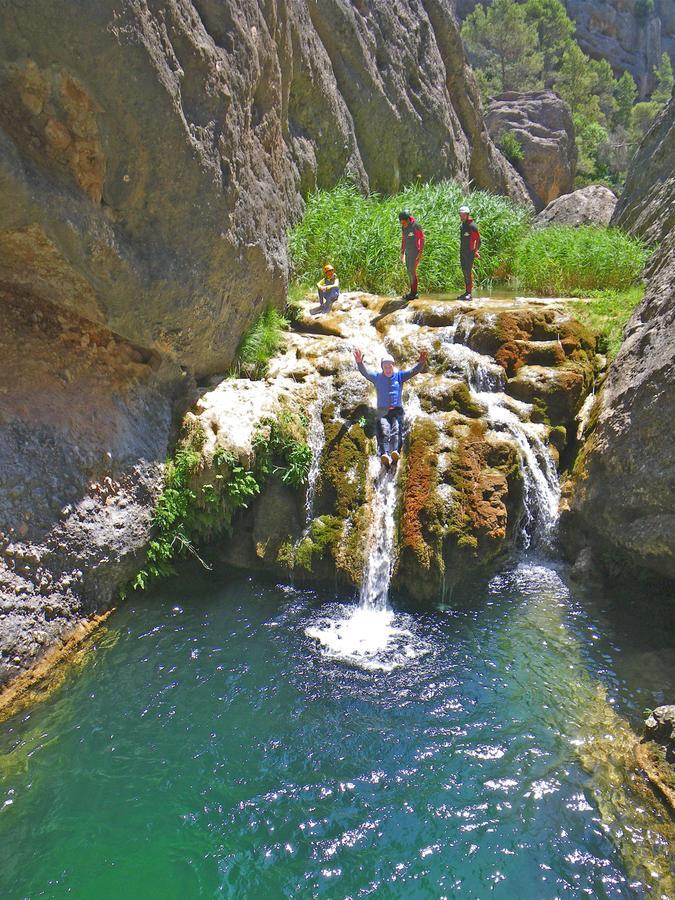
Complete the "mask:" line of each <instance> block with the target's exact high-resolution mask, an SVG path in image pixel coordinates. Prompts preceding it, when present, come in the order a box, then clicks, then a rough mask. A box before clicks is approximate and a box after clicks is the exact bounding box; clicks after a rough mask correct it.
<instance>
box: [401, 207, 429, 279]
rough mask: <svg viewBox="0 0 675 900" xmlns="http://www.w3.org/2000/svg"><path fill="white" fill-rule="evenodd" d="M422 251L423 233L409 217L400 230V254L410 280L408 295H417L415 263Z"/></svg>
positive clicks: (412, 218) (413, 219)
mask: <svg viewBox="0 0 675 900" xmlns="http://www.w3.org/2000/svg"><path fill="white" fill-rule="evenodd" d="M423 249H424V232H423V231H422V229H421V228H420V226H419V225H418V224H417V222H416V221H415V217H414V216H411V217H410V221H409V222H408V224H407V225H406V227H405V228H401V253H402V254H403V257H404V259H405V265H406V268H407V270H408V278H409V280H410V293H411V294H417V263H418V261H419V257H420V256H421V255H422V250H423Z"/></svg>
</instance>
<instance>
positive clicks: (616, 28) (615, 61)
mask: <svg viewBox="0 0 675 900" xmlns="http://www.w3.org/2000/svg"><path fill="white" fill-rule="evenodd" d="M564 3H565V6H566V7H567V13H568V15H569V17H570V18H571V19H574V21H575V23H576V26H577V31H576V37H577V41H578V42H579V45H580V46H581V49H582V50H583V51H584V53H587V54H588V55H589V56H590V57H591V58H592V59H606V60H608V61H609V63H610V64H611V66H612V68H613V69H614V70H615V71H617V72H630V73H631V75H632V76H633V78H634V79H635V83H636V84H637V86H638V90H639V92H640V96H641V97H645V96H646V95H648V94H649V93H651V91H652V90H653V89H654V87H655V81H654V72H653V69H654V67H655V66H658V64H659V62H660V61H661V54H662V53H668V54H669V55H670V58H671V59H675V7H674V6H673V4H672V2H670V0H654V3H653V4H652V8H651V9H649V5H648V4H647V3H645V2H641V0H591V2H590V3H589V2H587V0H564Z"/></svg>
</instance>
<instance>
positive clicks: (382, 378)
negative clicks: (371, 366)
mask: <svg viewBox="0 0 675 900" xmlns="http://www.w3.org/2000/svg"><path fill="white" fill-rule="evenodd" d="M357 365H358V369H359V372H360V373H361V374H362V375H363V377H364V378H367V379H368V381H370V382H371V383H372V384H374V385H375V390H376V391H377V408H378V411H379V410H382V411H386V410H388V409H393V408H394V407H396V406H401V405H402V404H401V395H402V393H403V383H404V382H405V381H407V380H408V379H409V378H412V377H413V375H417V373H418V372H421V371H422V369H423V368H424V364H423V363H421V362H418V363H417V364H416V365H415V366H413V367H412V369H405V370H403V371H401V372H394V374H393V375H389V376H387V375H385V374H384V372H369V371H368V369H366V367H365V366H364V365H363V363H362V362H361V363H357Z"/></svg>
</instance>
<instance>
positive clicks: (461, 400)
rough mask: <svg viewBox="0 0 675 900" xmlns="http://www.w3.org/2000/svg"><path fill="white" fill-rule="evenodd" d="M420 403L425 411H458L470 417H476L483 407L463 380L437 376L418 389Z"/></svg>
mask: <svg viewBox="0 0 675 900" xmlns="http://www.w3.org/2000/svg"><path fill="white" fill-rule="evenodd" d="M419 393H420V403H421V406H422V409H423V410H424V412H425V413H428V414H433V413H437V412H458V413H460V414H461V415H463V416H467V418H470V419H478V418H480V417H481V416H482V415H483V414H484V413H485V409H484V408H483V407H482V406H481V404H480V403H478V402H477V401H476V400H474V399H473V397H472V396H471V392H470V391H469V388H468V386H467V384H466V382H465V381H450V380H449V379H447V378H439V379H437V380H436V381H435V382H433V383H430V384H427V385H424V386H423V387H421V389H420V392H419Z"/></svg>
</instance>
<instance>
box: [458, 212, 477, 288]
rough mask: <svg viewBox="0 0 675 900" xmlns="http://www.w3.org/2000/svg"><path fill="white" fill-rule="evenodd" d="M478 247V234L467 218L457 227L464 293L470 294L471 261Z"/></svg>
mask: <svg viewBox="0 0 675 900" xmlns="http://www.w3.org/2000/svg"><path fill="white" fill-rule="evenodd" d="M479 247H480V232H479V231H478V226H477V225H476V223H475V222H474V220H473V219H472V218H471V217H470V216H469V218H468V219H467V220H466V222H461V223H460V226H459V262H460V265H461V266H462V274H463V275H464V286H465V287H466V293H467V294H470V293H471V288H472V286H473V284H472V277H471V270H472V269H473V261H474V259H475V258H476V251H477V250H478V248H479Z"/></svg>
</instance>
